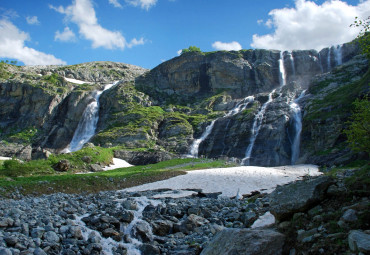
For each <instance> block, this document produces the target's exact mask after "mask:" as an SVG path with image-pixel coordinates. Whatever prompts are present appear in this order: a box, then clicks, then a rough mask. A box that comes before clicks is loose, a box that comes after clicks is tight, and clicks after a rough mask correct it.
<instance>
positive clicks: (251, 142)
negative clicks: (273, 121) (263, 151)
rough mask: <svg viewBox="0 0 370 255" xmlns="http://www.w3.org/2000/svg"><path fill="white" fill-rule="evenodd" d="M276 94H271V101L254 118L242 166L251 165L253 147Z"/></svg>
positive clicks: (272, 92)
mask: <svg viewBox="0 0 370 255" xmlns="http://www.w3.org/2000/svg"><path fill="white" fill-rule="evenodd" d="M274 93H275V89H274V90H273V91H271V92H270V94H269V99H268V100H267V101H266V102H265V103H264V104H263V105H262V107H261V109H260V111H259V112H258V113H257V115H256V116H255V117H254V121H253V126H252V130H251V133H252V135H251V138H250V140H249V145H248V148H247V151H246V153H245V157H244V158H243V160H242V165H249V164H250V157H251V154H252V150H253V146H254V143H255V141H256V138H257V136H258V133H259V131H260V129H261V126H262V120H263V117H264V116H265V112H266V108H267V106H268V105H269V104H270V103H271V102H272V100H273V99H272V95H273V94H274Z"/></svg>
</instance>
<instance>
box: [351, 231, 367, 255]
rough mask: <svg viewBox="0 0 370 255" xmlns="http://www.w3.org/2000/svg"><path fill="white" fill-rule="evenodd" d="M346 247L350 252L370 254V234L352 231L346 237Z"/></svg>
mask: <svg viewBox="0 0 370 255" xmlns="http://www.w3.org/2000/svg"><path fill="white" fill-rule="evenodd" d="M348 245H349V248H350V249H351V251H358V252H363V253H365V254H369V253H370V234H366V233H364V232H362V231H360V230H352V231H351V232H350V233H349V235H348Z"/></svg>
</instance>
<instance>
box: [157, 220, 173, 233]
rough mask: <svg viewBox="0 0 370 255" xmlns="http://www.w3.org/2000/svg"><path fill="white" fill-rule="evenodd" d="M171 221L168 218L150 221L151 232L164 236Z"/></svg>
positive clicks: (169, 228) (170, 226)
mask: <svg viewBox="0 0 370 255" xmlns="http://www.w3.org/2000/svg"><path fill="white" fill-rule="evenodd" d="M172 227H173V223H172V222H171V221H168V220H157V221H154V222H152V228H153V233H154V234H155V235H158V236H165V235H167V234H169V233H170V231H171V229H172Z"/></svg>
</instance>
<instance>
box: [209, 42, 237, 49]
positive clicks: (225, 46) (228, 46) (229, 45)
mask: <svg viewBox="0 0 370 255" xmlns="http://www.w3.org/2000/svg"><path fill="white" fill-rule="evenodd" d="M212 47H213V48H214V49H215V50H227V51H230V50H236V51H238V50H241V49H242V46H241V45H240V43H238V42H235V41H234V42H229V43H224V42H220V41H217V42H214V43H213V44H212Z"/></svg>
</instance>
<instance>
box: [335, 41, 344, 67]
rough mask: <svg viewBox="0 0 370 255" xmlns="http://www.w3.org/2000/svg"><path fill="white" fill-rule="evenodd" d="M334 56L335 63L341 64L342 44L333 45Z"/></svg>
mask: <svg viewBox="0 0 370 255" xmlns="http://www.w3.org/2000/svg"><path fill="white" fill-rule="evenodd" d="M334 58H335V63H336V64H337V65H338V66H339V65H341V64H342V62H343V61H342V45H337V46H336V47H334Z"/></svg>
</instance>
